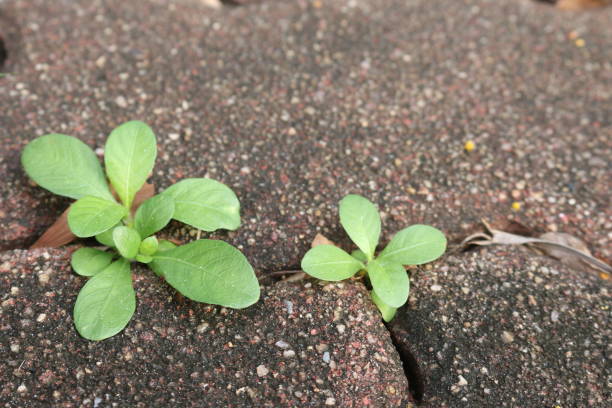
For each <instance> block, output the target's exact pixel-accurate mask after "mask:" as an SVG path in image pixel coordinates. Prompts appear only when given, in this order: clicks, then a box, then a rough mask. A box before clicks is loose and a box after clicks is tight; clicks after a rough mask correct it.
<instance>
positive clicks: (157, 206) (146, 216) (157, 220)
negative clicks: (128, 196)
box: [134, 194, 174, 237]
mask: <svg viewBox="0 0 612 408" xmlns="http://www.w3.org/2000/svg"><path fill="white" fill-rule="evenodd" d="M173 214H174V200H173V199H172V197H170V196H166V195H163V194H158V195H156V196H153V197H151V198H149V199H148V200H147V201H145V202H144V203H142V205H141V206H140V207H138V211H136V217H135V218H134V227H135V228H136V230H137V231H138V232H139V233H140V236H141V237H148V236H149V235H153V234H155V233H156V232H157V231H159V230H161V229H162V228H164V227H165V226H166V225H168V223H169V222H170V220H171V219H172V215H173Z"/></svg>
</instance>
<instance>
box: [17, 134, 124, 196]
mask: <svg viewBox="0 0 612 408" xmlns="http://www.w3.org/2000/svg"><path fill="white" fill-rule="evenodd" d="M21 163H22V165H23V167H24V168H25V171H26V173H28V176H30V178H31V179H32V180H34V181H35V182H36V183H38V185H40V186H41V187H43V188H45V189H47V190H49V191H51V192H52V193H55V194H59V195H62V196H66V197H70V198H74V199H77V200H78V199H79V198H81V197H85V196H95V197H100V198H105V199H107V200H110V201H114V198H113V196H112V194H111V192H110V190H109V189H108V184H107V183H106V178H105V177H104V172H103V171H102V167H101V166H100V162H99V161H98V158H97V157H96V155H95V153H94V152H93V151H92V150H91V149H90V148H89V146H87V145H86V144H85V143H83V142H81V141H80V140H79V139H77V138H75V137H72V136H66V135H60V134H50V135H45V136H41V137H39V138H37V139H34V140H32V141H31V142H30V143H28V145H27V146H26V147H25V149H23V154H22V155H21Z"/></svg>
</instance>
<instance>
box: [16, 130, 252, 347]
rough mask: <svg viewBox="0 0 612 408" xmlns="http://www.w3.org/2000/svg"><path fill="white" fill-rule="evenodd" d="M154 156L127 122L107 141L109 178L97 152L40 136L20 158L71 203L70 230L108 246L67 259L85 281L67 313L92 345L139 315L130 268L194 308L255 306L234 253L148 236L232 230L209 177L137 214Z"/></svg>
mask: <svg viewBox="0 0 612 408" xmlns="http://www.w3.org/2000/svg"><path fill="white" fill-rule="evenodd" d="M156 156H157V144H156V138H155V135H154V134H153V131H152V130H151V129H150V128H149V127H148V126H147V125H146V124H144V123H142V122H138V121H132V122H127V123H124V124H123V125H121V126H119V127H118V128H116V129H115V130H113V132H112V133H111V134H110V136H109V137H108V140H107V141H106V145H105V157H104V164H105V168H106V175H105V173H104V171H103V170H102V167H101V165H100V162H99V161H98V159H97V157H96V155H95V153H94V152H93V151H92V150H91V149H90V148H89V147H88V146H87V145H86V144H84V143H83V142H81V141H80V140H79V139H77V138H74V137H71V136H66V135H60V134H49V135H45V136H41V137H39V138H37V139H35V140H33V141H31V142H30V143H29V144H28V145H27V146H26V147H25V149H24V151H23V154H22V157H21V161H22V164H23V166H24V168H25V170H26V172H27V174H28V175H29V176H30V177H31V178H32V179H33V180H34V181H35V182H36V183H38V185H40V186H41V187H44V188H46V189H47V190H49V191H51V192H53V193H55V194H59V195H62V196H66V197H70V198H74V199H76V200H77V201H76V202H75V203H73V204H72V205H71V207H70V210H69V212H68V225H69V227H70V230H71V231H72V232H73V233H74V234H75V235H76V236H77V237H81V238H88V237H95V238H96V239H97V240H98V242H100V243H101V244H102V245H105V246H106V248H105V249H96V248H81V249H79V250H77V251H75V252H74V253H73V255H72V262H71V264H72V267H73V269H74V271H75V272H76V273H77V274H79V275H82V276H87V277H90V279H89V280H88V281H87V283H86V284H85V286H83V288H82V289H81V291H80V293H79V295H78V297H77V300H76V303H75V305H74V323H75V326H76V329H77V330H78V332H79V333H80V334H81V335H82V336H83V337H85V338H87V339H89V340H102V339H106V338H108V337H111V336H113V335H115V334H117V333H119V332H120V331H121V330H123V329H124V328H125V326H126V325H127V324H128V322H129V321H130V319H131V317H132V315H133V314H134V311H135V309H136V295H135V292H134V288H133V286H132V274H131V264H132V263H134V262H140V263H143V264H147V265H149V266H150V268H151V269H152V270H153V271H154V272H155V273H156V274H158V275H159V276H161V277H163V278H164V279H165V280H166V282H168V283H169V284H170V285H172V286H173V287H174V288H175V289H176V290H178V291H179V292H180V293H182V294H183V295H184V296H186V297H188V298H190V299H193V300H195V301H198V302H204V303H211V304H216V305H221V306H226V307H231V308H237V309H240V308H245V307H247V306H250V305H252V304H253V303H255V302H257V300H258V299H259V284H258V281H257V278H256V277H255V273H254V272H253V268H252V267H251V265H250V264H249V262H248V261H247V259H246V258H245V257H244V255H243V254H242V253H240V251H238V250H237V249H236V248H234V247H232V246H231V245H229V244H227V243H225V242H223V241H218V240H210V239H201V240H197V241H193V242H191V243H188V244H186V245H182V246H176V245H174V244H173V243H171V242H169V241H166V240H158V239H157V238H156V237H155V235H154V234H155V233H157V232H158V231H160V230H161V229H163V228H164V227H165V226H166V225H167V224H168V223H169V222H170V220H171V219H175V220H178V221H181V222H184V223H186V224H189V225H191V226H193V227H196V228H198V229H201V230H204V231H214V230H217V229H221V228H222V229H228V230H235V229H237V228H238V227H239V226H240V203H239V201H238V198H237V197H236V195H235V194H234V192H233V191H232V190H231V189H229V188H228V187H227V186H225V185H224V184H222V183H219V182H217V181H215V180H211V179H207V178H192V179H186V180H182V181H179V182H178V183H176V184H174V185H173V186H171V187H169V188H168V189H166V190H165V191H164V192H163V193H161V194H158V195H155V196H153V197H151V198H149V199H148V200H146V201H145V202H144V203H142V205H140V206H139V207H138V209H137V210H136V211H134V209H133V202H134V197H135V195H136V192H137V191H139V190H140V188H141V187H142V186H143V184H144V183H145V181H146V179H147V177H148V175H149V174H150V173H151V170H152V169H153V165H154V163H155V158H156ZM107 177H108V179H109V180H110V184H111V185H112V187H113V189H114V191H115V192H116V196H117V197H118V199H116V198H115V196H114V195H113V193H112V192H111V190H110V188H109V185H108V183H107ZM102 248H104V247H102Z"/></svg>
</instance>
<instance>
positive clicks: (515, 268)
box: [392, 247, 612, 408]
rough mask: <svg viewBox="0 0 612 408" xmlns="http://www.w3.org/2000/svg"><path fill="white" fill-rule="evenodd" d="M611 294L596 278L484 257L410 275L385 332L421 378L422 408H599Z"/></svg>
mask: <svg viewBox="0 0 612 408" xmlns="http://www.w3.org/2000/svg"><path fill="white" fill-rule="evenodd" d="M436 285H439V286H442V288H443V289H442V290H441V291H437V290H434V286H436ZM610 289H611V287H610V284H609V281H605V280H602V279H600V278H599V277H598V276H597V274H596V273H588V272H585V271H575V270H572V269H569V268H567V267H565V266H564V265H562V264H560V263H557V262H555V261H551V260H549V259H547V258H544V257H540V256H534V255H533V254H531V253H527V252H524V251H523V250H521V249H518V248H503V247H498V248H486V249H481V250H478V251H475V252H471V253H469V254H467V255H462V256H450V257H448V258H447V259H446V260H445V261H444V262H438V263H437V264H436V265H435V267H433V268H431V269H430V270H423V271H420V272H418V273H417V274H416V276H415V277H414V279H413V281H412V285H411V295H410V296H411V297H410V301H409V305H408V306H407V307H405V308H403V309H400V312H399V313H398V317H397V318H396V320H394V321H393V325H392V327H393V331H394V333H395V335H397V336H401V338H402V339H403V340H404V341H405V342H406V343H407V344H408V345H409V348H410V349H411V351H412V353H413V354H414V356H415V358H416V359H417V361H418V363H419V365H420V368H421V370H422V372H423V376H424V378H425V382H426V385H425V393H424V394H425V395H424V400H425V404H424V405H423V406H425V407H432V408H433V407H436V408H443V407H518V406H520V407H555V406H558V407H606V406H608V405H609V402H608V403H606V401H610V395H611V392H612V388H611V386H610V357H609V356H610V351H611V350H610V347H611V344H610V339H611V338H612V327H611V326H610V299H611V298H610Z"/></svg>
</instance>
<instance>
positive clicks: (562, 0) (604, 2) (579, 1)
mask: <svg viewBox="0 0 612 408" xmlns="http://www.w3.org/2000/svg"><path fill="white" fill-rule="evenodd" d="M610 4H612V2H611V1H610V0H559V1H558V2H557V7H559V8H560V9H563V10H581V9H586V8H592V7H601V6H609V5H610Z"/></svg>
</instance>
